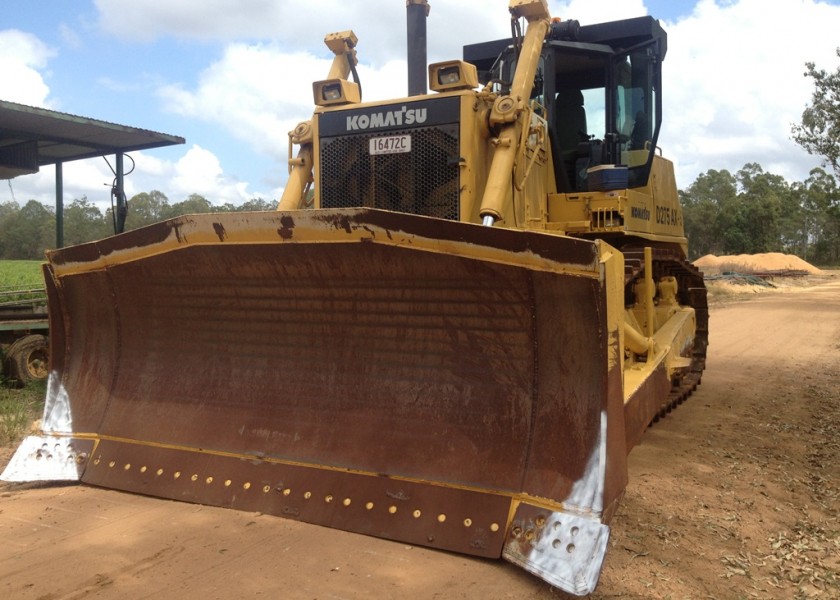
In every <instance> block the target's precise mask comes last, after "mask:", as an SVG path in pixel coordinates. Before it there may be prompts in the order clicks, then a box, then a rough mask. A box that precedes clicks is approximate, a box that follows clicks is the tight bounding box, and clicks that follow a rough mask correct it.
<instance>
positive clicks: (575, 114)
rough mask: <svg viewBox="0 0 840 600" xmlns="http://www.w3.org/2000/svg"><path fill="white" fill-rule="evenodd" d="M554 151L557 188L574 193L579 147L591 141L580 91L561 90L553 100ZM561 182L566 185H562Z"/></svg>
mask: <svg viewBox="0 0 840 600" xmlns="http://www.w3.org/2000/svg"><path fill="white" fill-rule="evenodd" d="M553 133H554V151H555V155H556V157H557V159H556V166H555V171H558V186H559V187H567V189H566V190H564V191H571V190H573V189H574V187H575V180H576V177H575V162H576V161H577V159H578V156H579V144H580V143H581V142H585V141H586V140H587V139H588V134H587V133H586V109H585V108H584V106H583V93H582V92H581V91H580V90H577V89H568V88H567V89H562V88H561V89H560V90H558V92H557V98H556V99H555V101H554V132H553ZM561 181H565V182H566V183H567V184H568V186H566V185H565V184H564V185H562V186H560V183H559V182H561Z"/></svg>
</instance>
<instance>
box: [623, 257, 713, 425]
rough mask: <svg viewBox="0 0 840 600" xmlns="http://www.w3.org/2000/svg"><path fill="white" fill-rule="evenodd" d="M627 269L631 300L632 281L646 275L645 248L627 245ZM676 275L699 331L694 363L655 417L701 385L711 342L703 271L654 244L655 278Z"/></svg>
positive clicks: (680, 293) (674, 383) (673, 385)
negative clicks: (693, 313)
mask: <svg viewBox="0 0 840 600" xmlns="http://www.w3.org/2000/svg"><path fill="white" fill-rule="evenodd" d="M622 252H623V253H624V273H625V290H626V292H625V296H626V300H627V301H628V302H632V301H633V300H632V294H633V291H632V290H633V284H634V283H635V282H636V281H637V280H638V279H639V278H640V277H644V263H645V259H644V248H640V247H631V246H628V247H625V248H623V249H622ZM668 276H671V277H676V279H677V284H678V286H679V291H678V296H679V301H680V304H682V305H688V306H691V307H692V308H694V312H695V315H696V322H697V331H696V335H695V337H694V344H693V349H692V354H691V366H690V367H689V369H688V370H687V371H686V372H685V373H684V374H683V375H682V377H679V378H674V380H673V381H672V382H671V390H670V392H669V393H668V396H667V397H666V398H664V399H663V401H662V405H661V406H660V408H659V412H658V413H657V414H656V417H654V421H658V420H659V419H660V418H662V417H664V416H665V415H667V414H668V413H669V412H671V411H672V410H673V409H674V408H676V407H677V406H679V405H680V404H681V403H682V402H684V401H685V399H686V398H688V397H689V396H690V395H691V393H692V392H693V391H694V390H695V389H697V386H698V385H700V380H701V378H702V376H703V370H704V369H705V368H706V349H707V348H708V346H709V304H708V301H707V298H706V285H705V283H704V282H703V274H702V273H701V272H700V270H699V269H698V268H697V267H695V266H694V265H693V264H691V263H690V262H688V261H687V260H685V259H684V258H683V257H682V255H681V253H680V252H679V251H677V250H674V249H672V248H667V247H660V248H656V247H655V248H653V278H654V280H656V281H658V280H659V279H660V278H661V277H668Z"/></svg>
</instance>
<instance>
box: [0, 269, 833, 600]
mask: <svg viewBox="0 0 840 600" xmlns="http://www.w3.org/2000/svg"><path fill="white" fill-rule="evenodd" d="M739 291H741V292H743V291H744V290H732V289H726V288H721V289H718V290H715V293H714V294H713V297H714V298H715V300H714V302H713V305H712V309H711V346H710V349H709V361H708V369H707V372H706V375H705V376H704V379H703V384H702V385H701V386H700V388H698V390H697V391H696V392H695V393H694V395H693V396H692V397H691V398H690V399H689V400H688V401H687V402H686V403H685V404H683V405H682V406H680V407H679V408H678V409H677V410H676V411H674V412H673V413H671V414H670V415H669V416H668V417H667V418H665V419H663V420H661V421H659V422H658V423H656V424H655V425H654V426H653V427H651V428H650V429H649V430H648V432H647V433H646V434H645V437H644V439H643V441H642V443H641V445H640V446H638V447H637V448H636V449H635V450H633V452H632V453H631V455H630V484H629V486H628V488H627V492H626V496H625V498H624V502H623V504H622V506H621V508H620V509H619V512H618V514H617V515H616V518H615V519H614V520H613V523H612V535H611V539H610V543H609V545H610V549H609V552H608V554H607V559H606V563H605V566H604V570H603V573H602V575H601V580H600V584H599V587H598V589H597V590H596V592H595V593H594V594H593V595H592V598H595V599H600V600H605V599H608V598H637V599H642V598H644V599H648V598H651V599H665V598H670V599H675V600H676V599H698V598H699V599H705V598H714V599H719V598H720V599H728V598H732V599H740V598H745V599H746V598H778V599H791V598H821V599H822V598H825V599H828V598H840V522H838V514H839V513H840V497H839V496H840V477H838V475H839V474H840V466H839V465H840V437H838V435H839V434H840V276H838V274H835V275H833V276H827V277H824V278H819V279H810V280H808V281H807V282H800V283H799V284H798V285H794V286H786V287H784V288H782V289H780V290H771V291H769V292H762V293H760V294H752V293H750V294H745V293H737V292H739ZM9 455H10V450H9V449H5V450H4V453H3V454H2V455H0V463H5V462H6V460H7V459H8V457H9ZM0 540H2V543H1V544H0V596H2V597H4V598H10V599H19V598H20V599H33V600H34V599H38V600H59V599H60V600H71V599H72V600H78V599H82V598H120V599H125V600H129V599H139V598H184V599H192V598H196V599H198V598H201V599H212V598H224V599H231V598H256V597H261V598H284V599H285V598H289V599H323V600H326V599H368V598H447V599H448V598H483V599H495V598H516V599H535V600H536V599H548V598H551V599H555V598H565V597H566V596H565V595H564V594H562V593H560V592H558V591H557V590H554V589H552V588H551V587H549V586H548V585H546V584H544V583H542V582H540V581H538V580H537V579H536V578H534V577H532V576H530V575H528V574H526V573H525V572H524V571H521V570H519V569H517V568H515V567H513V566H512V565H509V564H507V563H504V562H501V561H491V560H480V559H473V558H469V557H464V556H459V555H454V554H448V553H444V552H436V551H431V550H427V549H424V548H419V547H412V546H407V545H405V544H400V543H395V542H388V541H384V540H379V539H374V538H367V537H363V536H358V535H354V534H349V533H345V532H342V531H335V530H330V529H325V528H321V527H317V526H312V525H306V524H302V523H297V522H293V521H288V520H284V519H279V518H275V517H270V516H265V515H260V514H254V513H243V512H236V511H231V510H224V509H216V508H208V507H202V506H196V505H190V504H182V503H177V502H170V501H165V500H159V499H154V498H146V497H142V496H135V495H131V494H125V493H120V492H115V491H110V490H103V489H97V488H92V487H87V486H77V485H63V486H54V485H53V486H44V485H31V484H27V485H21V484H0Z"/></svg>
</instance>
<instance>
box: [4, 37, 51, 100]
mask: <svg viewBox="0 0 840 600" xmlns="http://www.w3.org/2000/svg"><path fill="white" fill-rule="evenodd" d="M53 55H54V52H53V50H51V49H50V48H49V47H48V46H47V45H46V44H44V43H43V42H42V41H41V40H39V39H38V38H37V37H35V36H34V35H32V34H30V33H25V32H22V31H17V30H15V29H7V30H4V31H0V73H3V76H2V77H0V98H2V99H3V100H9V101H11V102H18V103H20V104H28V105H30V106H43V107H46V106H48V104H49V101H48V96H49V87H48V86H47V84H46V83H45V81H44V77H43V76H42V75H41V73H40V70H42V69H44V68H45V67H46V66H47V62H48V61H49V59H50V58H51V57H52V56H53Z"/></svg>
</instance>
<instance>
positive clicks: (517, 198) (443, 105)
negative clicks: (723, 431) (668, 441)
mask: <svg viewBox="0 0 840 600" xmlns="http://www.w3.org/2000/svg"><path fill="white" fill-rule="evenodd" d="M508 8H509V11H510V14H511V36H510V37H509V38H505V39H500V40H493V41H488V42H483V43H477V44H470V45H467V46H464V49H463V56H462V57H461V58H460V59H457V60H451V61H445V62H440V63H434V64H430V65H426V64H425V62H426V57H425V52H426V50H425V37H426V34H425V32H426V30H425V27H426V19H427V16H428V14H429V6H428V3H427V2H426V1H425V0H409V1H408V2H407V17H408V26H407V29H408V34H409V35H408V38H409V59H408V65H409V68H408V79H409V82H408V83H409V85H408V87H409V93H408V95H407V96H405V97H401V98H398V99H395V100H389V101H375V102H366V101H363V100H362V91H361V84H360V82H359V81H358V76H357V74H356V73H357V71H356V64H357V61H358V59H357V47H358V39H357V37H356V35H355V34H354V33H353V32H352V31H342V32H337V33H332V34H329V35H327V36H326V38H325V43H326V45H327V47H328V48H329V49H330V51H331V52H332V53H333V55H334V58H333V59H332V66H331V68H330V71H329V73H328V76H327V78H326V79H324V80H320V81H316V82H314V83H313V97H314V104H315V109H314V113H313V115H312V118H311V119H309V120H307V121H305V122H302V123H300V124H299V125H298V126H297V127H296V128H295V129H294V130H293V131H292V132H291V133H290V134H289V150H290V154H289V156H290V158H289V166H288V169H289V178H288V183H287V185H286V187H285V189H284V192H283V195H282V198H281V199H280V203H279V207H278V210H277V211H276V212H252V213H224V214H199V215H188V216H183V217H178V218H175V219H171V220H168V221H164V222H161V223H157V224H153V225H150V226H147V227H143V228H141V229H137V230H134V231H128V232H125V233H121V234H119V235H115V236H112V237H109V238H107V239H103V240H100V241H97V242H92V243H86V244H82V245H78V246H74V247H68V248H63V249H59V250H56V251H52V252H49V253H48V262H47V263H46V264H45V266H44V274H45V279H46V284H47V293H48V300H49V318H50V375H49V383H48V389H47V397H46V403H45V410H44V417H43V420H42V429H43V431H42V432H40V434H38V435H33V436H31V437H29V438H26V439H25V440H24V441H23V443H22V444H21V446H20V448H19V449H18V451H17V453H16V454H15V456H14V458H13V459H12V461H11V462H10V463H9V465H8V467H7V468H6V470H5V472H4V474H3V478H4V479H6V480H7V481H9V480H33V479H40V480H80V481H82V482H84V483H87V484H90V485H94V486H102V487H106V488H112V489H117V490H124V491H127V492H134V493H139V494H146V495H151V496H158V497H163V498H170V499H176V500H181V501H186V502H195V503H202V504H207V505H215V506H222V507H230V508H234V509H239V510H245V511H259V512H261V513H266V514H273V515H278V516H281V517H286V518H289V519H295V520H299V521H303V522H307V523H313V524H318V525H322V526H327V527H333V528H338V529H342V530H346V531H350V532H356V533H359V534H366V535H371V536H378V537H383V538H387V539H392V540H398V541H401V542H404V543H409V544H416V545H422V546H427V547H431V548H436V549H441V550H446V551H454V552H459V553H465V554H468V555H473V556H479V557H488V558H499V557H502V558H504V559H506V560H507V561H510V562H512V563H514V564H515V565H518V566H520V567H522V568H524V569H526V570H527V571H529V572H531V573H533V574H535V575H536V576H537V577H539V578H541V579H543V580H545V581H547V582H549V583H550V584H551V585H553V586H556V587H557V588H560V589H562V590H565V591H566V592H569V593H572V594H576V595H585V594H588V593H590V592H592V591H593V590H594V589H595V586H596V585H597V582H598V578H599V575H600V572H601V568H602V564H603V561H604V556H605V552H606V549H607V541H608V538H609V531H610V528H609V522H610V520H611V518H612V517H613V515H614V514H615V512H616V510H617V508H618V506H619V503H620V500H621V497H622V494H623V492H624V490H625V487H626V485H627V482H628V468H627V456H628V453H629V452H630V450H631V449H632V448H633V447H634V446H635V445H637V444H638V443H639V442H640V440H641V438H642V435H643V433H644V432H645V430H646V428H647V427H648V426H649V425H650V424H651V423H652V422H653V421H654V420H656V419H657V418H659V417H661V416H663V415H664V414H665V413H667V412H668V411H670V410H671V409H672V408H674V407H675V406H677V405H678V404H679V403H680V402H682V401H683V400H684V399H685V398H686V397H687V396H688V395H689V394H690V393H691V392H692V391H693V390H694V389H695V388H696V386H697V385H698V384H699V383H700V378H701V375H702V372H703V369H704V366H705V356H706V347H707V343H708V310H707V304H706V291H705V287H704V284H703V278H702V275H701V274H700V272H699V271H698V270H697V269H696V268H695V267H694V266H693V265H692V264H690V263H689V262H688V261H687V258H686V257H687V240H686V238H685V236H684V232H683V222H682V211H681V209H680V206H679V202H678V195H677V189H676V180H675V176H674V167H673V163H672V162H671V161H669V160H667V159H666V158H665V157H664V156H663V155H662V152H661V150H660V149H659V148H658V146H657V141H658V138H659V134H660V129H661V125H662V93H663V91H662V63H663V59H664V58H665V54H666V48H667V36H666V33H665V31H664V30H663V28H662V27H661V25H660V23H659V22H658V21H657V20H655V19H653V18H651V17H648V16H645V17H639V18H633V19H626V20H621V21H615V22H608V23H601V24H593V25H580V24H579V23H578V22H577V21H574V20H560V19H556V18H555V19H552V17H551V15H550V13H549V10H548V5H547V2H546V0H510V2H509V7H508ZM427 76H428V80H427ZM427 86H428V88H430V90H429V89H428V88H427Z"/></svg>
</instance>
